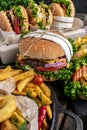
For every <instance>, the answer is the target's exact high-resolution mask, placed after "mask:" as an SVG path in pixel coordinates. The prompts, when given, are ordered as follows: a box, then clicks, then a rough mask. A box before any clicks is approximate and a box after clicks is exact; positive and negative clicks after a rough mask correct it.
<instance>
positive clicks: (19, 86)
mask: <svg viewBox="0 0 87 130" xmlns="http://www.w3.org/2000/svg"><path fill="white" fill-rule="evenodd" d="M33 78H34V75H31V76H30V77H28V78H26V79H23V80H20V81H19V82H18V83H17V90H18V91H19V92H22V90H23V89H24V88H25V86H26V85H27V84H28V82H30V81H31V80H33Z"/></svg>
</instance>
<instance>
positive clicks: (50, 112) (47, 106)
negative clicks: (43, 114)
mask: <svg viewBox="0 0 87 130" xmlns="http://www.w3.org/2000/svg"><path fill="white" fill-rule="evenodd" d="M46 108H47V116H48V118H49V120H51V119H52V109H51V107H50V105H46Z"/></svg>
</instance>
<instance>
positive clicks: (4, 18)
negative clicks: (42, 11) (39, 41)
mask: <svg viewBox="0 0 87 130" xmlns="http://www.w3.org/2000/svg"><path fill="white" fill-rule="evenodd" d="M28 27H29V22H28V15H27V12H26V9H25V8H24V7H23V6H21V5H19V6H14V7H13V8H12V9H10V10H9V11H6V12H5V11H0V28H1V29H2V30H4V31H9V32H10V31H14V32H16V34H20V33H25V32H27V31H28Z"/></svg>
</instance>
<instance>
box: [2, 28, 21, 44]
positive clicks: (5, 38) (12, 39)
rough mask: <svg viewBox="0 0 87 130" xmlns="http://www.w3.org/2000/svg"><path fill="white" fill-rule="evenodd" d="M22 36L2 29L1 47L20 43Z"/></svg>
mask: <svg viewBox="0 0 87 130" xmlns="http://www.w3.org/2000/svg"><path fill="white" fill-rule="evenodd" d="M19 39H20V35H17V34H16V33H15V32H13V31H12V32H5V31H3V30H1V29H0V46H2V45H9V44H15V43H18V41H19Z"/></svg>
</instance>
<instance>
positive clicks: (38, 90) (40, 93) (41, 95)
mask: <svg viewBox="0 0 87 130" xmlns="http://www.w3.org/2000/svg"><path fill="white" fill-rule="evenodd" d="M35 92H36V93H37V95H38V97H39V98H40V99H41V101H42V102H43V103H45V104H51V103H52V101H51V99H50V98H49V97H47V96H46V95H45V94H44V93H43V91H42V90H41V88H40V87H39V86H37V85H36V86H35Z"/></svg>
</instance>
